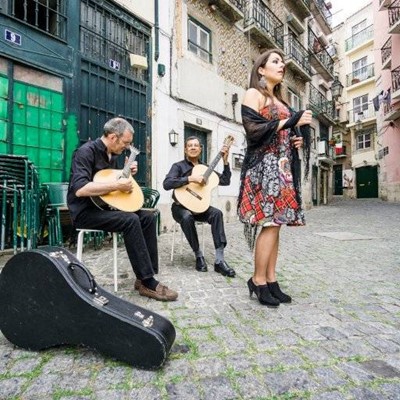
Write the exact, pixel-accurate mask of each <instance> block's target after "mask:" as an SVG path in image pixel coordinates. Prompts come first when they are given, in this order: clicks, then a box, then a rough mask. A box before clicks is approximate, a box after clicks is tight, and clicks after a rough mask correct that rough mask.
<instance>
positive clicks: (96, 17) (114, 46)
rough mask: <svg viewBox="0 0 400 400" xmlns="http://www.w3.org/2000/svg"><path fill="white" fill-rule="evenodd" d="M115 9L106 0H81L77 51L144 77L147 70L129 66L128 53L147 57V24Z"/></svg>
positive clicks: (114, 67) (143, 78) (119, 69)
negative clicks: (78, 46) (96, 1)
mask: <svg viewBox="0 0 400 400" xmlns="http://www.w3.org/2000/svg"><path fill="white" fill-rule="evenodd" d="M110 7H111V5H110ZM113 10H114V11H113ZM118 11H119V12H118V13H117V12H116V11H115V6H113V7H112V8H110V9H108V7H107V2H102V5H99V4H96V3H95V2H93V1H90V0H83V1H81V28H80V51H81V53H82V54H83V55H84V56H85V57H88V58H90V59H92V60H95V61H100V62H101V63H104V64H107V65H108V66H109V67H111V68H113V69H115V70H117V71H120V72H121V73H123V74H126V75H129V76H133V77H134V78H136V79H139V80H143V81H148V80H149V73H148V70H146V69H138V68H132V67H131V64H130V54H136V55H140V56H143V57H147V54H148V50H149V38H150V34H149V32H148V28H146V27H145V26H144V25H142V24H141V23H140V22H138V21H137V20H134V19H133V18H131V17H130V16H129V15H128V14H125V13H124V12H123V11H122V10H121V11H120V10H118ZM116 14H117V15H118V16H116Z"/></svg>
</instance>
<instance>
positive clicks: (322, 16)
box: [310, 0, 332, 35]
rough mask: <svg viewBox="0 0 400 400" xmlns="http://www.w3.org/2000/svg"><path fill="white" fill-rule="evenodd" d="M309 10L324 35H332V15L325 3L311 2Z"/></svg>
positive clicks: (321, 1) (320, 0) (322, 1)
mask: <svg viewBox="0 0 400 400" xmlns="http://www.w3.org/2000/svg"><path fill="white" fill-rule="evenodd" d="M310 9H311V13H312V15H313V16H314V18H315V19H316V20H317V22H318V24H319V26H320V27H321V29H322V30H323V32H324V33H325V35H330V34H331V33H332V27H331V24H332V13H331V11H330V10H329V8H328V7H327V6H326V4H325V1H324V0H311V1H310Z"/></svg>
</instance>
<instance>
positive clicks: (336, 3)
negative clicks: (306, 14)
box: [326, 0, 372, 27]
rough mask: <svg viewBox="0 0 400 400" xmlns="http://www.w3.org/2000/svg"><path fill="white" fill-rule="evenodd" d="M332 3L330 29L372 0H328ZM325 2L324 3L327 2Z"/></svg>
mask: <svg viewBox="0 0 400 400" xmlns="http://www.w3.org/2000/svg"><path fill="white" fill-rule="evenodd" d="M328 1H330V2H331V3H332V8H331V13H332V27H334V26H336V25H338V24H340V23H341V22H343V21H344V20H345V19H346V17H348V16H349V15H351V14H353V13H354V12H356V11H357V10H359V9H360V8H362V7H364V6H366V5H367V4H369V3H371V2H372V0H328ZM328 1H326V3H327V2H328Z"/></svg>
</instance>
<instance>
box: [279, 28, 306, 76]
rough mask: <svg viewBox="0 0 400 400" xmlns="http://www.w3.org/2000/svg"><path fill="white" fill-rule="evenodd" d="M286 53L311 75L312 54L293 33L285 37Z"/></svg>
mask: <svg viewBox="0 0 400 400" xmlns="http://www.w3.org/2000/svg"><path fill="white" fill-rule="evenodd" d="M285 54H286V56H287V57H288V58H292V59H293V60H294V61H296V63H297V64H298V65H299V66H300V67H301V68H302V69H303V70H304V71H305V72H306V73H307V75H311V67H310V55H309V53H308V51H307V49H306V48H305V47H304V46H303V45H302V44H301V43H300V42H299V41H298V40H297V39H296V38H295V37H294V36H293V35H291V34H288V35H286V37H285Z"/></svg>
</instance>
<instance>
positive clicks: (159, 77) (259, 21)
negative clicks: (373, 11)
mask: <svg viewBox="0 0 400 400" xmlns="http://www.w3.org/2000/svg"><path fill="white" fill-rule="evenodd" d="M0 28H1V30H2V34H1V35H0V135H1V138H2V140H1V141H0V152H2V153H7V154H23V155H28V157H29V158H30V159H31V160H32V161H33V162H34V163H35V165H36V166H37V167H38V169H39V172H40V178H41V181H42V182H60V181H66V180H68V178H69V169H70V161H71V156H72V153H73V151H74V149H75V148H76V147H77V146H79V145H80V144H82V143H84V142H85V141H87V140H92V139H94V138H96V137H99V136H100V135H101V133H102V132H101V130H102V126H103V124H104V122H105V121H106V120H108V119H109V118H111V117H114V116H116V115H120V116H122V117H124V118H126V119H127V120H128V121H130V122H131V123H132V125H133V126H134V128H135V139H134V145H135V147H137V148H138V149H139V150H140V154H139V156H138V162H139V174H138V175H137V180H138V182H139V184H141V185H147V186H151V187H153V188H155V189H158V190H159V191H160V192H161V198H160V201H159V207H160V209H161V213H162V216H163V222H162V225H163V228H165V229H166V230H168V229H170V228H171V226H172V217H171V215H170V212H169V208H170V203H171V193H168V192H165V191H163V190H162V181H163V179H164V177H165V175H166V173H167V172H168V170H169V168H170V166H171V165H172V163H174V162H176V161H178V160H180V159H182V158H183V156H184V152H183V146H184V140H185V137H188V136H189V135H193V134H195V135H197V136H199V137H200V138H201V140H202V142H203V145H204V152H203V161H205V162H207V163H210V162H211V161H212V160H213V159H214V158H215V157H216V156H217V155H218V152H219V149H220V148H221V147H222V144H223V141H224V138H225V137H226V136H227V135H233V136H234V138H235V142H234V144H233V145H232V147H231V159H230V164H231V167H232V171H233V176H232V183H231V185H230V186H228V187H218V188H217V189H216V190H215V191H214V192H213V199H212V204H214V205H215V206H216V207H219V208H221V209H222V210H223V212H224V215H225V219H226V220H227V221H229V220H230V219H232V218H236V198H237V192H238V187H239V175H240V168H241V162H242V159H243V155H244V151H245V146H246V141H245V136H244V131H243V127H242V125H241V115H240V104H241V102H242V99H243V96H244V93H245V91H246V89H247V87H248V81H249V74H250V71H251V68H252V65H253V62H254V60H255V59H256V58H257V56H258V55H259V54H260V53H261V52H263V51H264V50H266V49H270V48H279V49H281V50H282V51H283V52H284V53H285V55H286V61H287V69H286V75H285V81H284V95H285V98H286V99H287V101H288V103H289V104H290V105H291V107H292V108H293V109H295V110H298V109H305V108H310V109H312V110H313V114H314V119H313V123H312V127H311V128H312V129H311V130H312V138H313V144H312V147H313V148H312V158H311V163H312V167H311V173H310V178H309V180H308V181H304V182H303V200H304V204H305V207H306V208H309V207H312V206H313V205H319V204H325V203H327V202H328V201H329V199H330V198H331V196H332V187H333V183H332V182H333V164H334V156H335V151H334V148H333V147H332V145H331V141H332V127H333V126H334V125H335V117H336V114H335V108H334V103H333V99H332V96H331V93H330V84H331V82H332V80H333V78H334V63H335V59H334V57H335V48H334V44H332V43H330V42H329V35H330V34H331V32H332V30H331V11H330V5H329V3H328V4H326V3H325V2H324V1H323V0H300V1H298V0H168V1H160V0H154V1H146V2H143V1H140V0H130V1H128V0H119V1H114V0H80V1H76V2H75V1H69V0H49V1H46V2H44V3H41V2H37V1H35V0H18V1H17V0H1V1H0ZM121 163H123V159H122V158H121ZM121 165H122V164H121ZM219 168H221V165H220V166H217V170H218V169H219Z"/></svg>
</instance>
